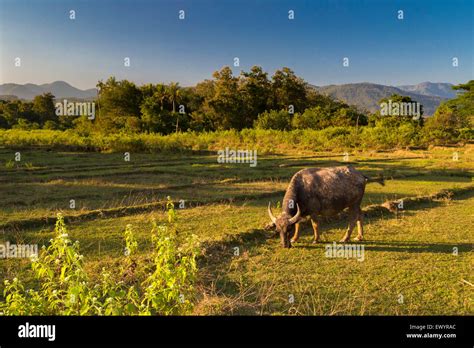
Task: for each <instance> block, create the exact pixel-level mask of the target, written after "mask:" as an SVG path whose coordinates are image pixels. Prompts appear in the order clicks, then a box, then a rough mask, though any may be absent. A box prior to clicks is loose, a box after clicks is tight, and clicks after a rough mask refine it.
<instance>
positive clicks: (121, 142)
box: [0, 124, 427, 153]
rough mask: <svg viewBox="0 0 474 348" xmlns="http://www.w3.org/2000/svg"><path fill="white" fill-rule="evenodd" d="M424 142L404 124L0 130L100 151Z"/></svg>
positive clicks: (24, 144) (29, 143) (32, 143)
mask: <svg viewBox="0 0 474 348" xmlns="http://www.w3.org/2000/svg"><path fill="white" fill-rule="evenodd" d="M411 145H416V146H419V145H427V144H424V141H423V139H422V137H421V136H420V134H419V133H418V130H417V129H416V128H415V127H414V126H412V125H409V124H404V125H401V126H399V127H390V128H388V127H361V128H358V129H357V128H355V127H329V128H326V129H323V130H312V129H305V130H292V131H279V130H262V129H244V130H242V131H236V130H226V131H216V132H202V133H196V132H185V133H176V134H169V135H160V134H145V133H139V134H127V133H119V134H105V135H104V134H100V133H92V134H90V135H88V136H83V135H79V134H77V133H76V132H75V131H74V130H67V131H57V130H17V129H10V130H0V146H6V147H13V148H28V147H36V146H42V147H48V148H53V149H72V150H82V151H101V152H124V151H134V152H181V151H215V150H218V149H223V148H225V147H232V148H247V149H248V148H251V149H256V150H258V151H259V152H260V153H284V152H288V151H290V152H291V151H295V150H313V151H333V150H334V151H341V150H346V149H350V148H358V149H384V150H388V149H394V148H398V147H406V146H411Z"/></svg>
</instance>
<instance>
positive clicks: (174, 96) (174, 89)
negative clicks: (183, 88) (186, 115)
mask: <svg viewBox="0 0 474 348" xmlns="http://www.w3.org/2000/svg"><path fill="white" fill-rule="evenodd" d="M179 89H180V87H179V83H178V82H171V83H170V84H169V86H168V97H169V100H170V102H172V103H173V113H175V112H176V107H175V103H176V102H178V99H179V97H180V93H179Z"/></svg>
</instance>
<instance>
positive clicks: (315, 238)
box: [311, 216, 319, 243]
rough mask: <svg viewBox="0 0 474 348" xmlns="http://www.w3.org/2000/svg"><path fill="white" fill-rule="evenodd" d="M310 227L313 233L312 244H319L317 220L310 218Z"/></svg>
mask: <svg viewBox="0 0 474 348" xmlns="http://www.w3.org/2000/svg"><path fill="white" fill-rule="evenodd" d="M311 225H313V231H314V240H313V243H318V242H319V226H318V220H317V219H316V218H315V217H313V216H311Z"/></svg>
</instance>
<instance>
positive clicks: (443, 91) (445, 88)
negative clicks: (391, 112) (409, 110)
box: [397, 82, 456, 99]
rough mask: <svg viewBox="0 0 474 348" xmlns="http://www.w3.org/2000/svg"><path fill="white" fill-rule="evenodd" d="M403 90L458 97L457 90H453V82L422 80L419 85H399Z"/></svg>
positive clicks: (449, 97)
mask: <svg viewBox="0 0 474 348" xmlns="http://www.w3.org/2000/svg"><path fill="white" fill-rule="evenodd" d="M397 87H398V88H400V89H401V90H403V91H407V92H413V93H417V94H422V95H430V96H435V97H441V98H447V99H452V98H455V97H456V91H455V90H453V88H452V87H453V85H452V84H451V83H443V82H440V83H433V82H422V83H419V84H417V85H406V86H397Z"/></svg>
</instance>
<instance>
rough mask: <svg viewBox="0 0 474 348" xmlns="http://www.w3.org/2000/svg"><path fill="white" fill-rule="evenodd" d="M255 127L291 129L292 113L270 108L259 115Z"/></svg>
mask: <svg viewBox="0 0 474 348" xmlns="http://www.w3.org/2000/svg"><path fill="white" fill-rule="evenodd" d="M254 127H255V128H259V129H277V130H289V129H291V115H290V114H289V113H288V112H287V111H285V110H280V111H277V110H270V111H265V112H263V113H261V114H260V115H258V118H257V119H256V120H255V122H254Z"/></svg>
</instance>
